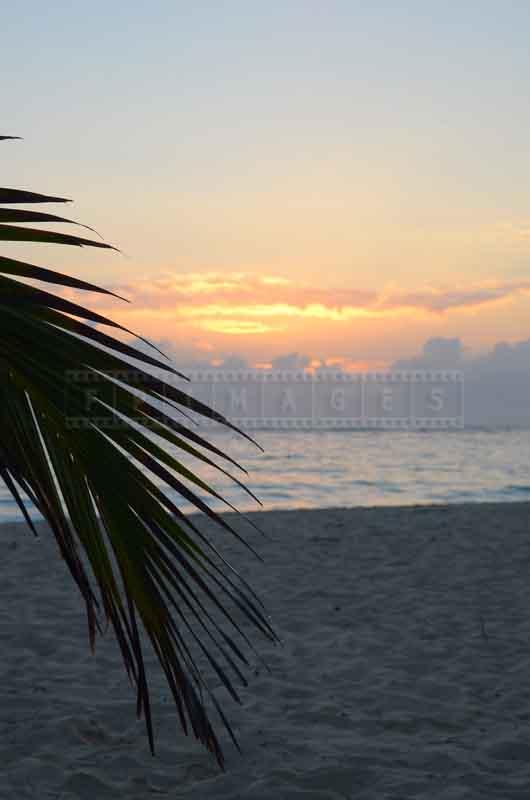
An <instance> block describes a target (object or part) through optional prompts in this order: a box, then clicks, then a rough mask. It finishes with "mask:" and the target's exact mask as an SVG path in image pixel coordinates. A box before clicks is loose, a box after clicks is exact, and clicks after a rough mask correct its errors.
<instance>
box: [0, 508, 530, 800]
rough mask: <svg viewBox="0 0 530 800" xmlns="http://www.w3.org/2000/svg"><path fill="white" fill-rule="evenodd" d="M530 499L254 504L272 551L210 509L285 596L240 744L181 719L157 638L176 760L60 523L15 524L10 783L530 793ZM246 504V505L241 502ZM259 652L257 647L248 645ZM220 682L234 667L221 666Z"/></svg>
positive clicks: (8, 657) (6, 584)
mask: <svg viewBox="0 0 530 800" xmlns="http://www.w3.org/2000/svg"><path fill="white" fill-rule="evenodd" d="M529 513H530V505H529V504H526V503H513V504H506V505H493V504H483V505H482V504H481V505H478V504H477V505H461V506H449V507H447V506H437V507H436V506H433V507H408V508H407V507H402V508H378V509H351V510H343V509H337V510H321V511H281V512H280V511H279V512H267V513H262V514H255V515H253V517H254V519H255V520H256V521H257V522H258V524H260V526H261V527H262V529H263V530H264V531H265V532H266V533H267V535H268V537H269V539H265V538H261V537H259V535H257V534H255V533H253V532H252V531H250V533H249V532H248V526H245V525H244V523H241V522H238V523H237V525H238V529H239V530H241V531H242V532H244V533H245V536H246V537H247V538H248V540H249V541H250V542H251V543H252V544H253V546H255V547H256V548H257V549H258V551H259V553H260V554H261V555H262V556H263V558H264V559H265V563H264V564H260V563H259V562H258V561H257V560H256V559H255V558H254V557H253V556H252V555H251V554H250V553H249V552H248V551H247V550H245V549H244V548H243V547H242V546H241V545H240V544H238V543H237V542H236V541H235V540H232V539H231V538H230V537H229V536H227V535H225V534H224V533H223V532H220V531H217V530H215V529H213V528H212V526H210V525H208V524H206V523H202V527H203V529H204V530H207V531H208V532H210V533H211V535H212V537H213V539H214V540H215V542H216V543H217V544H218V545H219V547H220V548H221V549H222V552H223V554H224V555H226V556H227V557H228V559H229V560H230V561H231V563H232V564H233V565H234V566H235V567H236V568H237V569H238V570H239V571H240V572H241V573H242V574H243V575H244V576H245V577H246V579H247V580H248V581H249V582H250V584H251V585H252V586H253V588H255V589H256V591H257V592H258V594H259V596H260V597H261V599H262V600H263V601H264V603H265V605H266V606H267V610H268V611H269V613H270V614H271V616H272V620H273V623H274V625H275V628H276V630H277V632H278V634H279V635H280V636H281V638H282V639H283V641H284V645H283V647H275V646H273V645H271V644H270V643H268V642H266V641H265V640H264V639H262V638H261V637H260V636H259V635H258V634H257V633H254V634H253V636H252V640H253V642H254V643H255V645H256V647H257V649H258V651H259V653H260V654H261V655H262V656H263V658H264V659H265V660H266V662H267V663H268V664H269V666H270V669H271V673H270V674H268V673H267V671H266V670H264V669H263V667H262V666H261V665H260V664H259V662H258V661H257V660H256V659H255V657H253V660H252V664H253V667H252V669H251V670H249V672H248V677H249V686H248V688H242V689H241V690H240V696H241V698H242V705H241V706H238V705H237V704H236V703H234V702H233V701H232V699H231V698H230V697H229V696H228V694H227V693H226V692H225V691H224V690H222V689H220V690H218V691H217V697H218V698H219V699H220V700H221V703H222V705H223V707H224V710H225V712H226V713H227V716H228V718H229V720H230V721H231V723H232V725H233V727H234V729H235V731H236V734H237V736H238V738H239V740H240V742H241V745H242V748H243V755H242V756H240V755H239V754H238V753H237V751H236V750H235V748H234V747H233V745H232V744H231V742H230V740H229V739H228V737H227V736H226V735H225V734H224V733H223V729H222V727H221V724H218V718H217V716H216V714H215V712H214V711H212V720H213V721H214V724H215V725H216V728H217V730H218V733H219V734H220V737H221V742H222V745H223V749H224V752H225V756H226V761H227V772H226V774H222V773H220V772H219V769H218V767H217V765H216V763H215V760H214V759H213V757H212V756H211V755H209V754H208V753H206V752H205V751H204V750H203V749H202V748H201V747H200V745H198V744H197V743H196V742H195V741H194V739H193V738H192V737H191V736H189V737H186V736H184V734H183V733H182V731H181V729H180V724H179V721H178V715H177V712H176V709H175V707H174V705H173V702H172V700H171V698H170V697H169V691H168V689H167V686H166V685H165V682H164V677H163V673H162V671H161V669H160V668H159V666H158V662H157V661H156V659H155V657H154V656H153V655H152V653H151V652H150V651H148V678H149V680H150V685H151V688H152V700H153V714H154V724H155V736H156V739H155V745H156V749H157V757H156V758H152V757H151V755H150V753H149V748H148V743H147V737H146V735H145V725H144V721H143V719H142V720H140V721H138V720H136V716H135V693H134V691H133V690H132V688H131V686H130V684H129V682H128V680H127V676H126V673H125V669H124V667H123V665H122V662H121V658H120V654H119V650H118V647H117V645H116V643H115V640H114V636H113V633H112V631H111V630H110V629H109V631H108V632H107V635H106V637H105V638H101V637H98V639H97V645H96V655H95V656H92V655H91V653H90V650H89V646H88V638H87V630H86V620H85V615H84V608H83V604H82V600H81V597H80V595H79V593H78V590H77V588H76V586H75V584H74V582H73V580H72V579H71V577H70V575H69V573H68V570H67V568H66V565H65V564H64V562H63V561H62V560H61V558H60V556H59V554H58V551H57V548H56V545H55V542H54V540H53V538H52V536H51V534H50V532H49V531H48V530H47V529H46V528H45V527H44V526H41V527H40V530H41V536H40V539H39V540H37V539H35V538H34V537H33V535H32V534H31V533H30V532H29V530H28V529H26V528H25V527H24V526H23V525H19V524H4V525H2V526H1V528H0V554H1V562H0V570H1V576H2V603H1V607H0V642H1V653H2V657H1V659H0V765H1V766H0V798H1V799H2V800H4V799H5V800H7V798H16V800H23V799H24V798H32V800H34V799H35V798H39V800H44V799H45V798H56V799H58V798H61V800H74V798H75V799H76V800H77V798H82V799H83V800H89V799H90V800H93V799H94V798H97V800H107V798H108V800H111V798H112V800H117V798H130V800H135V799H136V798H142V799H143V798H151V797H153V798H158V797H173V798H177V797H178V798H193V799H194V800H210V798H215V800H224V798H226V799H228V798H230V799H232V798H234V799H235V798H238V799H239V798H245V800H246V799H247V798H248V800H258V799H259V800H302V798H303V800H345V799H346V798H352V800H353V798H355V800H372V798H374V799H375V798H377V799H378V800H379V798H381V800H383V799H385V800H386V799H387V800H390V799H392V800H410V799H411V798H425V799H427V798H429V800H432V799H433V798H440V800H441V798H444V800H456V799H457V798H495V800H509V798H520V800H523V798H524V800H528V797H530V531H529ZM231 516H232V519H234V517H233V515H231ZM245 652H246V653H247V652H248V651H247V650H246V651H245ZM211 685H212V686H216V685H217V684H216V682H215V681H212V684H211Z"/></svg>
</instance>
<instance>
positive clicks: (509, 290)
mask: <svg viewBox="0 0 530 800" xmlns="http://www.w3.org/2000/svg"><path fill="white" fill-rule="evenodd" d="M112 289H113V290H114V291H115V292H117V293H118V294H121V295H124V296H126V297H127V298H128V299H130V300H131V301H132V303H133V305H132V306H128V307H127V308H126V309H124V308H123V306H122V307H121V309H120V313H122V314H134V315H136V316H141V315H146V314H148V313H156V314H157V315H159V316H160V318H162V317H163V316H171V317H173V318H174V319H175V320H188V321H189V320H192V321H197V322H198V323H200V324H201V326H202V327H203V329H205V330H212V331H220V332H223V333H233V334H235V335H237V334H239V333H242V332H243V333H251V332H254V333H267V332H269V331H270V330H271V329H274V330H278V325H279V324H280V323H281V322H282V321H289V320H293V319H299V320H319V321H320V320H325V321H329V322H338V323H340V322H347V321H350V320H355V319H361V318H365V319H371V318H384V317H392V316H406V315H408V314H411V313H413V314H416V315H418V314H426V315H429V314H436V315H439V314H444V313H448V312H455V311H459V312H466V311H469V310H470V309H475V308H477V307H481V306H485V305H489V304H492V303H499V302H502V301H507V300H509V299H511V298H514V297H515V296H517V295H520V294H526V293H529V292H530V281H517V282H515V281H512V282H488V283H481V284H468V285H462V286H460V287H456V288H455V287H454V286H452V287H429V286H427V287H421V288H418V289H417V290H414V291H410V290H407V291H403V290H400V289H398V288H396V287H395V286H392V285H389V286H385V287H383V288H382V289H381V290H380V291H373V290H363V289H334V288H330V289H323V288H316V287H314V286H310V285H307V284H303V283H299V282H298V283H296V282H294V281H291V280H290V279H288V278H286V277H284V276H274V275H266V276H263V277H261V276H256V275H249V274H246V273H244V272H234V273H229V274H221V273H215V272H204V273H185V274H181V275H177V274H167V273H166V274H164V275H158V276H153V277H150V278H148V279H143V280H138V281H134V282H130V283H128V284H120V285H116V286H113V287H112ZM72 294H74V295H76V296H77V293H72ZM94 304H95V305H96V306H99V307H108V306H109V300H108V298H105V297H103V296H96V297H95V302H94ZM117 307H118V306H116V304H115V303H112V308H117ZM256 318H257V319H259V320H260V323H261V324H260V325H256V324H255V320H256ZM245 320H247V322H248V324H247V325H245V324H242V323H244V321H245ZM265 320H269V321H268V322H265ZM270 320H275V321H276V325H275V326H272V323H271V322H270ZM236 321H237V322H236ZM251 322H252V323H253V324H250V323H251ZM271 326H272V327H271ZM245 328H246V330H245Z"/></svg>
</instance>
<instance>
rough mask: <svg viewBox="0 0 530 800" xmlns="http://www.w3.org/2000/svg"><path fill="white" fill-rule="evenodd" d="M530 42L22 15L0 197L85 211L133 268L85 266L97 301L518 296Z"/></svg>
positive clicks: (122, 6)
mask: <svg viewBox="0 0 530 800" xmlns="http://www.w3.org/2000/svg"><path fill="white" fill-rule="evenodd" d="M529 34H530V4H527V3H523V2H519V3H515V2H469V3H464V4H457V3H451V4H443V3H439V2H436V3H434V2H425V1H424V2H408V3H396V2H392V3H390V2H387V3H381V2H339V1H338V0H327V2H318V3H317V2H313V0H305V2H301V1H299V2H281V3H280V2H269V3H262V2H260V3H258V2H249V1H248V0H247V2H235V1H234V2H216V3H213V2H210V3H206V2H200V0H197V1H196V2H188V3H183V2H175V1H174V2H159V1H158V2H157V1H156V0H155V1H154V2H151V3H149V4H147V3H131V2H128V3H125V2H121V0H114V1H113V2H107V3H103V2H98V1H96V2H92V3H90V4H85V3H78V2H70V3H59V2H55V3H51V4H50V3H47V4H43V3H40V2H39V3H37V2H32V0H29V2H26V3H25V4H24V5H23V7H18V8H15V7H14V6H11V5H10V6H8V7H7V8H6V9H3V12H2V33H1V34H0V36H1V43H2V48H1V55H0V59H1V63H2V77H3V81H2V83H3V87H2V98H3V104H2V110H3V112H4V113H3V119H2V132H5V133H16V134H20V135H23V136H24V137H25V142H24V143H21V144H10V145H4V146H3V148H2V156H3V158H2V171H3V183H4V184H5V185H13V186H14V185H21V184H22V185H27V186H31V187H32V188H35V189H40V190H43V191H56V192H60V193H64V194H67V195H70V196H73V197H75V199H76V206H75V209H73V210H72V213H74V214H76V215H77V217H79V218H81V219H83V220H84V221H86V222H88V223H89V224H94V225H96V227H98V229H100V230H101V232H102V233H103V234H104V235H105V236H106V237H107V238H108V239H110V240H111V241H113V242H116V243H118V244H119V245H120V246H121V247H123V249H124V250H125V251H126V252H127V253H129V254H130V256H131V258H130V259H129V260H125V259H119V258H118V259H116V258H112V257H111V258H110V259H109V257H106V256H105V257H101V256H97V257H94V254H92V253H88V254H80V255H77V254H75V264H76V265H79V267H80V268H82V269H81V271H82V272H84V274H85V275H87V277H93V278H97V279H99V280H103V279H105V277H106V276H107V275H108V274H109V272H112V276H123V277H124V276H126V275H128V274H132V275H133V276H134V275H135V274H138V275H140V274H142V275H144V274H151V273H152V274H157V273H159V272H165V271H167V270H171V271H176V272H178V271H179V270H187V271H194V270H202V269H205V270H206V269H207V270H214V271H223V270H225V271H229V270H241V269H244V270H250V271H251V272H255V273H256V274H263V273H267V274H279V275H287V276H289V277H290V278H295V279H297V280H302V279H303V280H305V281H307V282H309V283H310V284H312V285H315V286H328V287H337V286H339V285H340V286H347V287H349V288H356V287H357V288H365V289H367V288H370V289H374V290H377V291H381V290H382V289H383V287H384V286H385V285H386V284H387V283H388V282H390V283H392V282H395V281H399V282H400V284H402V285H403V286H405V287H406V288H407V289H410V290H413V289H414V288H416V287H417V286H418V283H419V282H423V283H431V284H433V285H440V284H442V283H444V282H445V283H450V282H451V280H453V279H456V278H458V280H464V281H465V280H468V281H469V282H473V281H486V280H488V281H495V280H503V281H504V280H510V279H514V280H518V279H520V278H521V277H523V276H525V275H526V272H527V270H528V256H529V250H530V247H529V242H530V238H527V228H528V230H530V159H529V156H528V149H529V141H530V103H529V102H528V89H529V75H530V52H529V48H528V41H529ZM7 147H9V151H8V153H9V154H7V153H6V148H7ZM42 252H44V253H45V254H46V259H48V252H50V255H51V250H50V251H49V250H48V249H47V250H45V251H42ZM53 258H54V263H55V264H62V265H65V264H66V263H72V254H71V253H69V254H68V256H66V255H63V254H60V255H57V253H56V251H55V250H54V255H53ZM46 259H45V260H46ZM48 260H49V259H48ZM40 262H41V263H43V258H41V259H40ZM77 271H78V272H79V271H80V270H79V269H78V270H77ZM88 273H90V274H88ZM521 313H522V312H521ZM529 333H530V332H529ZM523 334H524V332H523V331H522V330H521V336H522V335H523ZM513 335H514V336H515V333H514V334H513Z"/></svg>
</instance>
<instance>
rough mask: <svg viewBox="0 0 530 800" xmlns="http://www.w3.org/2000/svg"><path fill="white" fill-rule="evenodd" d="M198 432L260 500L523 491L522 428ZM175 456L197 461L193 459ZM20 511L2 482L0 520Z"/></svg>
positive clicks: (400, 498)
mask: <svg viewBox="0 0 530 800" xmlns="http://www.w3.org/2000/svg"><path fill="white" fill-rule="evenodd" d="M201 435H204V436H205V437H207V438H208V439H209V440H210V441H211V442H212V443H213V444H215V445H216V446H217V447H219V448H220V449H221V450H222V451H223V452H225V453H228V454H229V455H230V456H231V457H232V458H234V459H235V460H236V461H238V463H240V464H241V465H242V466H244V467H245V468H246V469H247V470H248V475H246V476H245V475H244V474H243V473H242V472H240V471H238V470H236V469H235V468H232V467H231V468H230V469H231V471H232V472H233V474H234V475H237V477H238V478H239V479H241V480H243V482H244V483H245V484H246V485H247V486H248V487H249V488H250V489H251V490H252V492H253V493H254V494H255V495H257V497H258V498H259V499H260V500H261V502H262V504H263V509H264V510H267V509H270V510H272V509H280V508H283V509H289V508H326V507H327V508H329V507H339V506H340V507H353V506H383V505H411V504H412V505H413V504H418V503H420V504H431V503H436V504H439V503H462V502H491V501H502V502H511V501H521V500H527V501H530V430H515V429H512V430H509V429H490V430H486V429H482V430H480V429H475V430H465V429H464V430H460V431H428V432H409V431H359V430H358V431H256V432H253V434H252V435H253V437H254V438H255V439H256V440H257V441H259V443H260V444H261V446H262V447H263V449H264V452H263V453H262V452H260V451H259V450H258V449H257V448H256V447H255V446H253V445H251V444H250V443H249V442H247V441H246V440H245V439H243V438H242V437H241V436H237V435H236V434H233V433H231V432H227V431H223V432H215V433H213V432H212V431H210V432H208V433H206V432H202V434H201ZM174 452H175V454H177V452H176V451H174ZM181 460H182V462H183V463H184V464H185V465H186V466H188V467H192V468H195V469H196V467H197V464H196V463H194V461H193V459H190V458H189V457H185V458H181ZM197 472H198V474H199V475H200V476H201V477H202V478H203V480H205V481H206V482H207V483H208V484H209V485H210V486H212V487H214V488H215V489H216V490H217V491H218V492H219V493H220V494H221V495H222V496H223V497H224V498H225V499H227V500H229V501H230V502H231V503H232V504H233V505H235V506H236V507H237V508H239V509H240V510H247V511H248V510H256V509H259V508H260V506H259V505H258V504H257V503H256V502H255V501H254V500H252V499H251V498H250V497H249V496H248V495H247V494H246V493H245V492H244V491H243V490H241V489H240V488H239V487H237V486H234V484H233V483H231V482H230V481H229V480H228V479H227V478H225V477H224V476H223V475H222V474H220V473H219V472H217V471H215V470H213V469H211V468H206V469H201V470H198V471H197ZM198 494H199V496H200V497H201V498H203V499H206V498H207V497H208V495H207V494H206V493H205V492H203V491H200V492H198ZM172 497H173V499H177V502H178V503H179V505H180V506H181V508H182V509H183V510H184V511H189V510H191V507H190V506H189V505H188V504H186V503H183V502H181V500H180V498H178V497H177V496H176V495H174V494H172ZM210 505H211V506H212V507H213V508H215V509H222V508H226V506H224V505H223V504H221V503H220V502H219V501H217V500H213V502H210ZM32 516H33V517H34V518H36V519H38V518H39V514H38V513H37V512H36V511H34V512H33V513H32ZM20 518H21V517H20V512H19V511H18V509H17V507H16V504H15V503H14V501H13V500H12V498H11V496H10V494H9V492H8V490H7V489H6V488H5V486H3V485H2V484H0V520H1V521H8V520H14V519H20Z"/></svg>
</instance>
